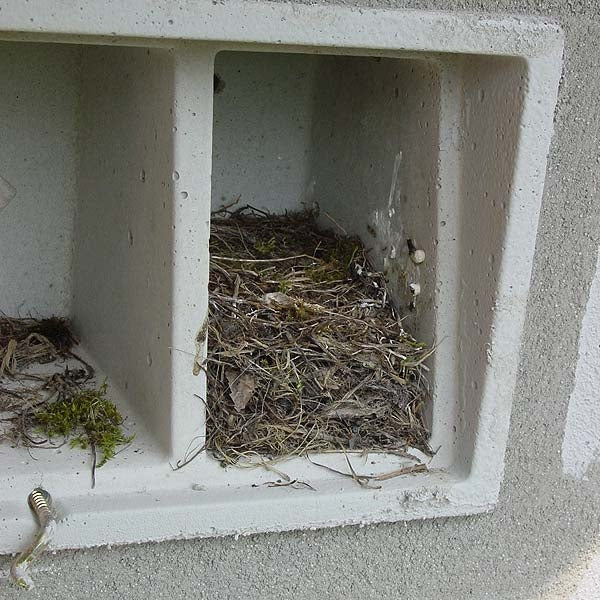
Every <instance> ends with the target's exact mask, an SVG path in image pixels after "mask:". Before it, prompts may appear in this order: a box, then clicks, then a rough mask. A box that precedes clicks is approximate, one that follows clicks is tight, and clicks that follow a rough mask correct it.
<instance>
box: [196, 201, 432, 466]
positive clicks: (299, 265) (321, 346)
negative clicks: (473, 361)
mask: <svg viewBox="0 0 600 600" xmlns="http://www.w3.org/2000/svg"><path fill="white" fill-rule="evenodd" d="M225 213H226V214H224V212H223V211H221V212H220V213H218V214H215V215H214V218H213V219H212V223H211V238H210V255H211V258H210V283H209V321H208V357H207V361H206V373H207V377H208V390H209V394H208V397H207V399H206V406H207V439H206V448H207V449H208V450H210V451H211V452H212V453H213V454H214V455H215V456H216V457H217V458H218V459H220V460H221V461H222V462H223V463H224V464H235V463H236V462H237V461H238V460H239V459H240V458H241V457H255V456H256V455H257V454H259V455H261V456H264V457H268V458H276V457H285V456H290V455H305V454H307V453H311V452H327V451H360V450H364V451H373V452H391V453H399V454H402V453H404V452H405V451H406V449H407V448H408V447H413V448H417V449H419V450H421V451H423V452H424V453H426V454H431V451H430V448H429V445H428V438H429V433H428V431H427V428H426V426H425V424H424V421H423V408H424V406H425V404H426V402H427V401H428V398H429V391H428V384H427V380H426V378H425V372H426V367H425V366H424V364H423V361H424V360H425V359H426V358H427V357H428V356H429V355H430V354H431V352H432V350H431V349H430V348H428V347H427V346H426V345H425V344H422V343H419V342H417V341H416V340H415V339H414V338H413V337H411V336H410V335H409V334H408V333H407V332H406V331H405V330H404V329H403V327H402V324H401V320H400V319H399V318H398V315H397V314H396V311H395V309H394V307H393V305H392V303H391V301H390V296H389V292H388V290H387V286H386V281H385V278H384V276H383V275H382V274H381V273H379V272H377V271H375V270H374V269H373V268H372V266H371V263H370V261H369V259H368V256H367V254H368V253H367V250H366V249H365V248H364V247H363V245H362V244H361V242H360V240H359V239H358V238H355V237H347V236H340V235H338V234H337V233H335V232H333V231H327V230H324V229H322V228H320V227H318V226H317V223H316V220H315V218H314V215H313V214H311V213H308V212H305V213H301V214H286V215H267V214H265V213H262V212H261V211H257V210H256V209H252V208H251V207H245V208H244V209H240V210H238V211H235V212H233V213H227V212H226V211H225Z"/></svg>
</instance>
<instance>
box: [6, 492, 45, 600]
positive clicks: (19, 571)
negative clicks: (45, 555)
mask: <svg viewBox="0 0 600 600" xmlns="http://www.w3.org/2000/svg"><path fill="white" fill-rule="evenodd" d="M27 503H28V504H29V507H30V508H31V510H32V511H33V512H34V513H35V516H36V517H37V519H38V521H39V525H40V528H39V531H38V534H37V535H36V537H35V539H34V540H33V542H32V543H31V545H30V546H29V547H28V548H27V549H26V550H24V551H23V552H22V553H21V554H19V556H17V558H16V559H15V560H14V561H13V563H12V565H11V567H10V576H11V579H12V581H13V582H14V583H15V584H16V585H18V586H19V587H21V588H24V589H26V590H30V589H31V588H32V587H33V580H32V579H31V575H29V573H28V572H27V570H28V569H29V567H30V566H31V563H32V562H33V561H34V560H35V559H36V558H37V557H38V556H39V555H40V554H41V553H42V552H43V551H44V550H45V549H46V546H47V545H48V544H49V543H50V540H51V539H52V535H53V533H54V528H55V526H56V517H55V513H54V508H53V505H52V496H50V494H49V493H48V492H47V491H46V490H45V489H43V488H41V487H38V488H35V489H34V490H33V491H32V492H31V493H30V494H29V496H28V497H27Z"/></svg>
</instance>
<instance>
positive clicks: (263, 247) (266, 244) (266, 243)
mask: <svg viewBox="0 0 600 600" xmlns="http://www.w3.org/2000/svg"><path fill="white" fill-rule="evenodd" d="M276 244H277V240H276V239H275V238H274V237H271V238H269V239H268V240H256V242H254V249H255V250H256V251H257V252H258V253H259V254H261V255H262V256H267V255H269V254H271V252H273V250H275V245H276Z"/></svg>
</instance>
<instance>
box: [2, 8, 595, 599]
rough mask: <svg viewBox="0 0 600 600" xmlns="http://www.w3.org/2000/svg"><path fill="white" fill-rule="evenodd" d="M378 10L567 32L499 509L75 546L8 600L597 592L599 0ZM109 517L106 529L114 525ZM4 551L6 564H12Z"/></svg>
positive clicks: (5, 593) (586, 595) (51, 559)
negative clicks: (568, 465)
mask: <svg viewBox="0 0 600 600" xmlns="http://www.w3.org/2000/svg"><path fill="white" fill-rule="evenodd" d="M370 5H374V6H385V7H390V6H397V7H412V8H424V7H426V8H435V9H448V8H451V9H457V10H484V11H489V12H494V13H499V12H512V13H526V14H539V15H544V16H548V17H549V18H552V19H555V20H558V21H559V22H560V23H561V25H562V27H563V28H564V31H565V35H566V47H565V69H564V77H563V81H562V84H561V89H560V98H559V105H558V110H557V116H556V132H555V137H554V141H553V145H552V150H551V157H550V164H549V170H548V178H547V183H546V191H545V197H544V204H543V211H542V218H541V221H540V227H539V231H538V240H537V254H536V259H535V266H534V275H533V282H532V286H533V287H532V291H531V296H530V299H529V312H528V320H527V327H526V334H525V336H524V340H525V341H524V345H523V348H522V350H521V371H520V376H519V381H518V386H517V390H516V397H515V401H514V408H513V417H512V426H511V435H510V440H509V449H508V453H507V457H506V458H507V463H506V475H505V480H504V485H503V488H502V493H501V498H500V502H499V505H498V507H497V509H496V510H495V511H494V512H493V513H491V514H488V515H481V516H476V517H466V518H454V519H446V520H434V521H424V522H411V523H406V524H405V523H398V524H396V525H378V526H373V527H365V528H354V527H353V528H343V529H333V530H325V531H315V532H307V533H286V534H277V535H260V536H255V537H250V538H240V539H238V540H234V539H231V538H229V539H221V540H218V539H217V540H215V539H212V540H211V539H209V540H200V541H186V542H170V543H165V544H159V545H156V544H149V545H143V546H135V547H125V548H114V549H112V550H107V549H99V550H92V551H85V552H66V553H61V554H58V555H55V556H51V555H50V556H47V557H45V558H44V559H43V560H41V561H40V563H39V567H40V569H42V572H40V573H38V574H37V578H36V580H37V583H38V589H37V590H36V591H34V592H32V593H30V594H29V595H28V596H24V595H23V594H22V593H21V592H18V591H16V590H11V589H8V588H6V587H5V586H4V585H2V587H0V596H2V598H8V599H13V598H23V597H28V598H32V599H34V598H44V599H45V600H50V599H54V598H69V599H73V600H75V599H78V598H82V599H83V598H85V599H88V598H105V599H109V598H118V599H121V598H128V599H131V600H136V599H145V598H173V599H174V598H215V599H229V598H243V599H254V598H256V599H258V598H274V599H275V598H277V599H285V598H306V599H312V598H315V599H316V598H324V597H327V598H350V599H353V598H361V599H363V598H364V599H366V598H378V599H381V598H393V599H397V598H403V599H412V598H414V599H419V600H426V599H428V598H432V599H434V598H435V599H463V598H473V599H475V598H498V599H507V600H508V599H534V598H540V599H541V598H543V599H545V600H549V599H558V598H561V599H564V598H572V599H577V600H582V599H586V600H587V599H590V600H592V599H593V598H596V597H598V595H597V594H598V593H597V592H594V591H592V590H593V583H592V581H591V580H590V579H587V580H584V581H582V580H581V579H582V576H584V574H585V571H586V570H587V568H588V566H589V564H592V565H593V564H595V565H596V568H598V567H600V564H599V563H600V558H598V556H600V555H598V554H597V553H599V552H600V536H599V534H600V493H599V491H598V490H599V489H600V488H599V485H600V463H596V464H595V465H592V466H591V467H590V469H589V470H588V472H587V479H583V480H576V479H572V478H570V477H569V476H567V475H564V474H563V464H562V459H561V448H562V443H563V434H564V428H565V420H566V416H567V408H568V401H569V396H570V393H571V390H572V387H573V381H574V374H575V363H576V359H577V352H578V338H579V333H580V326H581V322H582V317H583V313H584V310H585V306H586V303H587V300H588V295H589V289H590V282H591V279H592V276H593V272H594V268H595V263H596V255H597V249H598V244H599V242H600V211H599V210H598V208H599V206H598V205H599V200H598V198H597V187H598V178H599V176H600V165H599V161H600V157H599V147H598V122H599V114H598V113H599V108H600V104H599V100H598V99H599V98H600V75H599V68H600V41H599V40H600V18H599V17H600V6H598V5H597V3H596V2H595V0H588V1H577V0H570V1H569V2H564V1H563V0H550V1H548V2H543V1H542V0H514V1H510V0H473V1H465V2H454V1H450V0H445V1H441V2H435V1H431V0H430V1H418V0H416V1H402V0H388V1H384V2H371V3H370ZM107 526H110V525H109V524H107ZM8 564H9V560H8V558H4V559H0V568H1V569H3V570H4V569H5V568H7V567H8Z"/></svg>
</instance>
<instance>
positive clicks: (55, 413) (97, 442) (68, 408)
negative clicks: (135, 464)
mask: <svg viewBox="0 0 600 600" xmlns="http://www.w3.org/2000/svg"><path fill="white" fill-rule="evenodd" d="M106 389H107V385H106V383H103V384H102V385H101V386H100V387H99V388H98V389H95V390H81V391H79V392H77V393H76V394H75V396H73V397H72V398H68V399H65V400H59V401H57V402H54V403H53V404H50V405H49V406H48V407H47V408H45V409H44V410H41V411H39V412H38V413H36V415H35V416H36V421H37V424H38V428H39V431H40V432H41V433H43V434H44V435H46V436H48V438H55V437H63V438H65V439H69V438H71V441H70V445H71V447H72V448H84V449H85V448H89V447H93V448H95V449H97V450H98V451H99V452H101V453H102V456H101V458H100V461H99V462H98V466H99V467H101V466H102V465H103V464H105V463H106V461H108V460H110V459H111V458H113V457H114V456H115V454H116V450H117V447H118V446H120V445H122V444H128V443H129V442H131V440H133V438H134V436H133V435H131V436H126V435H125V434H124V433H123V429H122V425H123V421H124V419H123V417H122V416H121V413H120V412H119V410H118V409H117V407H116V406H115V405H114V404H113V403H112V402H111V401H110V400H108V399H107V398H106Z"/></svg>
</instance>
